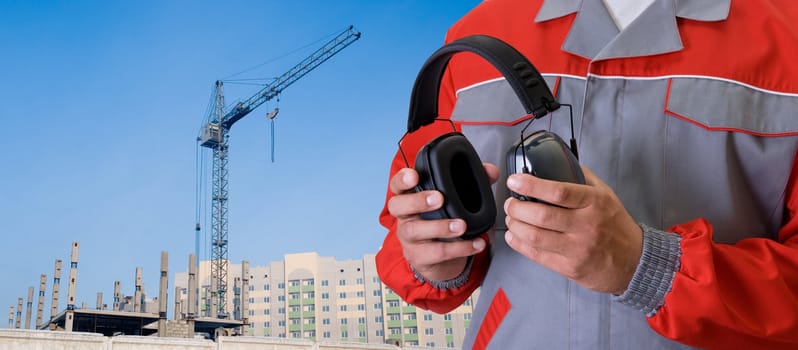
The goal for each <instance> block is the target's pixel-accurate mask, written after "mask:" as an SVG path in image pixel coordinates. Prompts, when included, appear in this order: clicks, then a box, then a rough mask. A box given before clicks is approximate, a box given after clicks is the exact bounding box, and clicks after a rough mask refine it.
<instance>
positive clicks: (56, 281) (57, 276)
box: [50, 259, 61, 330]
mask: <svg viewBox="0 0 798 350" xmlns="http://www.w3.org/2000/svg"><path fill="white" fill-rule="evenodd" d="M60 289H61V259H56V260H55V272H54V273H53V300H52V302H51V303H50V321H51V324H50V330H55V325H54V324H52V320H53V319H54V318H55V316H57V315H58V292H59V290H60Z"/></svg>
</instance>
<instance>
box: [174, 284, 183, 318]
mask: <svg viewBox="0 0 798 350" xmlns="http://www.w3.org/2000/svg"><path fill="white" fill-rule="evenodd" d="M175 284H177V283H175ZM174 296H175V313H174V316H175V317H174V320H176V321H179V320H182V319H183V302H182V300H181V299H180V287H179V286H175V294H174Z"/></svg>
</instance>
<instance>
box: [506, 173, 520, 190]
mask: <svg viewBox="0 0 798 350" xmlns="http://www.w3.org/2000/svg"><path fill="white" fill-rule="evenodd" d="M519 184H520V183H519V181H518V177H517V176H515V175H510V176H509V177H507V188H509V189H515V188H517V187H518V185H519Z"/></svg>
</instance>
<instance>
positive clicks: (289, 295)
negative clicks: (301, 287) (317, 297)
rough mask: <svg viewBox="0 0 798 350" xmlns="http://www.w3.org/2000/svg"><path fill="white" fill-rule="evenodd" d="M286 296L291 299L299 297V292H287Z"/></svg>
mask: <svg viewBox="0 0 798 350" xmlns="http://www.w3.org/2000/svg"><path fill="white" fill-rule="evenodd" d="M288 297H289V298H291V299H299V293H288Z"/></svg>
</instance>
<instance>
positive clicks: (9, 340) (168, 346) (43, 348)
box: [0, 329, 425, 350]
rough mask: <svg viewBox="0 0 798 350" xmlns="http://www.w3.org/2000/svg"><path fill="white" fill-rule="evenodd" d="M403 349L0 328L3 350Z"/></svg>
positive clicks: (391, 346)
mask: <svg viewBox="0 0 798 350" xmlns="http://www.w3.org/2000/svg"><path fill="white" fill-rule="evenodd" d="M256 349H257V350H400V349H401V348H399V347H396V346H393V345H387V344H362V343H316V342H312V341H309V340H304V339H283V338H260V337H219V338H218V339H217V340H216V342H213V341H210V340H205V339H184V338H166V337H165V338H158V337H142V336H118V337H104V336H102V335H101V334H94V333H77V332H74V333H73V332H60V331H36V330H27V329H0V350H256ZM413 349H414V350H415V349H425V348H416V347H414V348H413Z"/></svg>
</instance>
